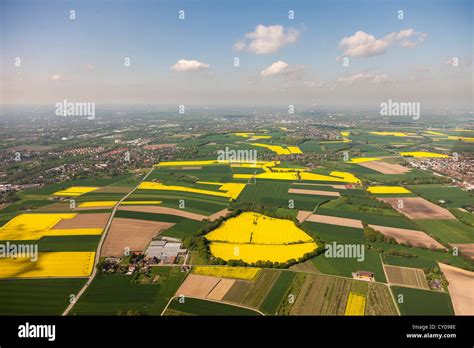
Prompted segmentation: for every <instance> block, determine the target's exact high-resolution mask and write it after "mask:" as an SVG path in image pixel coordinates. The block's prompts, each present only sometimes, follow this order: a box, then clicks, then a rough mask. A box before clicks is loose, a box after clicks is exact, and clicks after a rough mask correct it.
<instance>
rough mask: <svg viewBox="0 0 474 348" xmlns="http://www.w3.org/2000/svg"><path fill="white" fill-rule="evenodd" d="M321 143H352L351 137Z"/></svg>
mask: <svg viewBox="0 0 474 348" xmlns="http://www.w3.org/2000/svg"><path fill="white" fill-rule="evenodd" d="M319 143H320V144H337V143H352V140H351V139H344V140H328V141H320V142H319Z"/></svg>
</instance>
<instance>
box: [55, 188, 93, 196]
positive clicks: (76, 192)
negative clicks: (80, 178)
mask: <svg viewBox="0 0 474 348" xmlns="http://www.w3.org/2000/svg"><path fill="white" fill-rule="evenodd" d="M97 189H99V187H86V186H72V187H69V188H67V189H65V190H61V191H58V192H55V193H53V195H55V196H71V197H77V196H81V195H83V194H85V193H89V192H92V191H95V190H97Z"/></svg>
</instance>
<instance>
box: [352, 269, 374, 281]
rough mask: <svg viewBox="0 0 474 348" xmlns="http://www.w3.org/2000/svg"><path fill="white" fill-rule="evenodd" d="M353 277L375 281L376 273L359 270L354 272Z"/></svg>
mask: <svg viewBox="0 0 474 348" xmlns="http://www.w3.org/2000/svg"><path fill="white" fill-rule="evenodd" d="M352 277H354V278H355V279H359V280H364V281H366V282H373V281H374V273H373V272H369V271H357V272H353V273H352Z"/></svg>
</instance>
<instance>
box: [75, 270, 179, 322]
mask: <svg viewBox="0 0 474 348" xmlns="http://www.w3.org/2000/svg"><path fill="white" fill-rule="evenodd" d="M153 274H159V275H160V277H159V280H158V283H156V284H137V283H133V282H132V276H127V275H121V274H116V275H102V274H100V275H98V276H97V277H96V278H95V279H94V281H93V282H92V284H91V285H90V286H89V288H88V289H87V291H86V292H85V293H84V295H82V297H81V298H80V299H79V301H78V302H77V303H76V305H75V306H74V308H73V310H72V311H71V315H118V314H124V313H126V312H127V311H129V310H131V311H134V312H135V313H139V314H141V315H160V314H161V312H162V311H163V309H164V308H165V306H166V304H167V303H168V301H169V300H170V298H171V297H172V296H173V295H174V293H175V292H176V290H177V289H178V287H179V285H180V284H181V283H182V281H183V280H184V277H185V273H182V272H180V270H179V267H154V268H153Z"/></svg>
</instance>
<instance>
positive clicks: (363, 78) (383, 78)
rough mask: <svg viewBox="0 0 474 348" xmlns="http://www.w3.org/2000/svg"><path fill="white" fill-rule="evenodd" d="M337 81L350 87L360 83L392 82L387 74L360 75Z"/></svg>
mask: <svg viewBox="0 0 474 348" xmlns="http://www.w3.org/2000/svg"><path fill="white" fill-rule="evenodd" d="M337 81H338V82H342V83H344V84H348V85H352V84H354V83H358V82H370V83H382V82H387V81H390V77H389V76H388V75H387V74H369V73H359V74H355V75H352V76H347V77H340V78H339V79H337Z"/></svg>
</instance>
